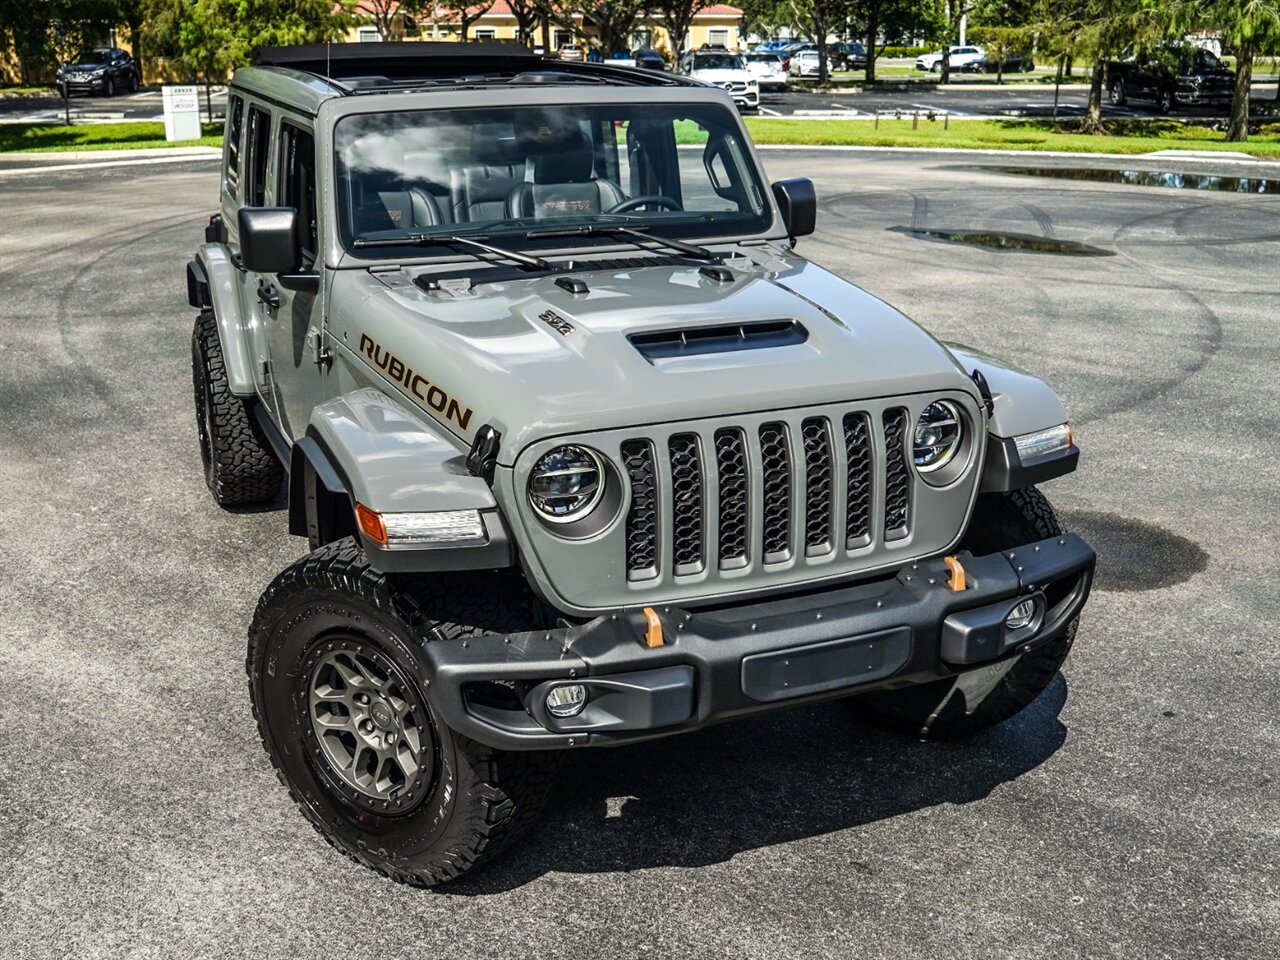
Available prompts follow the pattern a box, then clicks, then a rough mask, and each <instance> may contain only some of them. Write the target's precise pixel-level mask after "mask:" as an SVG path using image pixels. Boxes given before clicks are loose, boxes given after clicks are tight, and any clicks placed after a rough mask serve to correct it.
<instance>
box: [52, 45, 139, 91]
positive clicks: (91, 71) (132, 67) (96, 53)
mask: <svg viewBox="0 0 1280 960" xmlns="http://www.w3.org/2000/svg"><path fill="white" fill-rule="evenodd" d="M56 81H57V85H58V92H59V93H60V94H61V95H62V96H64V97H69V96H71V94H73V93H100V94H102V95H103V96H106V97H113V96H115V95H116V91H117V90H127V91H129V92H130V93H133V92H134V91H136V90H137V89H138V84H139V82H140V81H139V73H138V67H137V64H135V63H134V62H133V58H132V57H131V56H129V54H127V53H125V52H124V51H123V50H118V49H116V48H115V47H96V48H94V49H92V50H86V51H85V52H84V53H82V54H80V56H78V57H77V58H76V59H75V60H73V61H71V62H70V63H64V64H62V65H61V66H59V67H58V71H57V76H56Z"/></svg>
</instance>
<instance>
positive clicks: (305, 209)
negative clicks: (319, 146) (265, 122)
mask: <svg viewBox="0 0 1280 960" xmlns="http://www.w3.org/2000/svg"><path fill="white" fill-rule="evenodd" d="M276 143H277V148H278V149H277V156H278V165H277V171H278V172H277V175H276V192H275V203H276V205H277V206H280V207H292V208H293V209H295V210H297V211H298V232H299V234H300V237H301V241H302V266H301V270H302V271H311V270H317V269H319V249H320V247H319V243H318V238H319V222H318V216H319V214H318V210H317V207H316V147H315V136H314V135H313V133H312V130H311V128H310V126H308V125H306V124H305V123H304V122H303V121H302V120H300V119H295V118H293V117H288V116H285V117H282V118H281V120H280V127H279V130H278V132H277V135H276ZM320 273H321V276H323V271H320ZM262 279H263V281H264V282H265V283H267V284H268V285H269V286H270V287H271V288H272V290H273V293H274V296H275V297H277V298H278V299H279V306H277V307H271V308H269V309H268V310H267V312H266V315H265V317H264V325H265V328H266V331H267V341H268V345H269V348H270V352H271V374H272V378H273V380H274V381H275V387H276V397H277V410H278V411H279V414H280V420H281V426H282V428H283V430H284V433H285V436H286V437H288V438H289V439H290V440H294V439H296V438H298V437H301V436H302V435H303V434H304V433H306V431H307V423H308V421H309V420H310V418H311V410H312V408H313V407H315V405H316V404H318V403H320V402H321V401H322V400H324V399H325V397H324V381H325V371H326V369H327V368H326V367H325V366H323V365H322V364H320V363H318V362H317V361H318V359H319V354H318V351H319V347H320V331H321V327H322V325H323V317H322V309H321V304H322V302H323V293H322V292H317V293H309V292H301V291H293V290H289V289H287V288H286V287H284V286H283V285H282V284H281V283H280V282H279V279H278V278H276V277H272V276H264V277H263V278H262Z"/></svg>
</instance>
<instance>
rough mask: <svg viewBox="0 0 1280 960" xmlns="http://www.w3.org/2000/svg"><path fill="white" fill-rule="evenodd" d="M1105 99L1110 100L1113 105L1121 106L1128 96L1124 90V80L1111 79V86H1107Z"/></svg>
mask: <svg viewBox="0 0 1280 960" xmlns="http://www.w3.org/2000/svg"><path fill="white" fill-rule="evenodd" d="M1107 99H1108V100H1110V101H1111V105H1112V106H1113V107H1123V106H1124V105H1125V101H1126V100H1128V97H1126V96H1125V92H1124V81H1123V80H1115V81H1112V83H1111V86H1110V87H1108V88H1107Z"/></svg>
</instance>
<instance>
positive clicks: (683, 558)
mask: <svg viewBox="0 0 1280 960" xmlns="http://www.w3.org/2000/svg"><path fill="white" fill-rule="evenodd" d="M669 453H670V455H671V492H672V500H671V525H672V531H671V532H672V538H673V541H674V543H673V552H672V559H673V561H674V562H675V572H676V573H697V572H698V571H699V570H701V569H702V499H703V498H702V456H701V452H700V451H699V449H698V437H697V435H696V434H692V433H679V434H676V435H675V436H674V437H672V438H671V441H670V443H669Z"/></svg>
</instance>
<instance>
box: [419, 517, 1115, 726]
mask: <svg viewBox="0 0 1280 960" xmlns="http://www.w3.org/2000/svg"><path fill="white" fill-rule="evenodd" d="M958 559H959V560H960V562H961V564H962V565H963V567H964V570H965V573H966V577H965V579H966V584H965V586H966V589H964V590H962V591H956V590H953V589H952V588H951V586H950V585H949V578H950V576H951V574H950V571H949V569H948V567H947V566H946V564H945V563H944V562H943V561H942V560H941V559H937V560H927V561H921V562H920V563H918V564H909V565H908V566H906V567H904V568H903V569H902V570H901V571H899V573H898V575H897V576H896V577H894V578H891V579H883V580H878V581H875V582H871V583H866V584H860V585H857V586H852V587H844V588H837V589H831V590H824V591H822V592H819V593H813V594H809V595H805V596H800V597H788V598H786V599H782V600H776V599H775V600H770V601H765V602H761V603H756V604H752V605H749V606H737V607H732V608H727V609H721V610H704V611H697V612H691V611H686V610H681V609H679V608H677V607H662V608H659V609H658V610H657V611H656V612H657V613H658V615H659V618H660V619H661V622H662V627H663V634H664V637H665V641H666V642H665V643H664V645H662V646H657V647H648V646H646V645H645V635H646V626H647V624H646V619H645V615H644V613H643V612H642V611H639V610H635V611H627V612H620V613H617V614H612V615H608V616H603V617H599V618H597V619H595V620H592V621H591V622H589V623H586V624H582V625H580V626H574V627H569V628H565V629H557V630H550V631H540V632H537V633H518V634H511V635H509V636H489V637H482V638H479V639H473V640H469V641H437V642H433V643H429V644H427V645H426V648H425V649H426V657H427V660H428V663H429V666H430V670H431V675H432V681H431V685H430V688H429V698H430V700H431V704H432V707H433V709H434V710H435V711H436V713H437V715H438V716H439V718H440V719H441V720H443V721H444V722H445V723H447V724H448V725H449V726H450V727H452V728H453V729H454V730H456V731H458V732H459V733H463V734H465V735H467V736H469V737H472V738H474V739H476V740H479V741H480V742H482V743H486V744H489V745H491V746H494V747H499V748H504V749H508V750H545V749H554V748H559V747H574V746H600V745H606V744H612V743H623V742H630V741H635V740H642V739H647V738H651V737H659V736H666V735H669V734H673V733H680V732H683V731H686V730H691V729H694V728H696V727H700V726H703V725H705V724H708V723H712V722H715V721H719V720H725V719H729V718H732V717H737V716H743V715H746V714H751V713H759V712H762V711H765V710H770V709H774V708H777V707H782V706H788V705H792V704H796V703H803V702H807V701H811V700H819V699H824V698H828V697H837V696H843V695H846V694H850V693H858V692H863V691H865V690H869V689H874V688H876V687H902V686H908V685H911V684H917V683H927V682H929V681H932V680H938V679H940V678H944V677H948V676H954V675H956V674H958V673H961V672H963V671H965V670H967V669H971V668H973V667H975V666H978V665H982V664H987V663H990V662H992V661H995V660H999V659H1001V658H1003V657H1007V656H1012V655H1013V654H1015V653H1020V652H1024V651H1026V650H1030V649H1034V648H1035V647H1038V646H1040V645H1042V644H1045V643H1048V642H1049V641H1051V640H1053V639H1055V638H1056V637H1058V636H1059V635H1060V634H1061V632H1062V630H1063V629H1065V628H1066V626H1067V624H1068V623H1069V622H1070V621H1071V620H1072V618H1073V617H1075V615H1076V614H1077V613H1078V612H1079V611H1080V608H1081V607H1083V606H1084V603H1085V600H1086V599H1087V598H1088V595H1089V587H1090V584H1091V582H1092V579H1093V568H1094V562H1095V556H1094V552H1093V550H1092V548H1090V547H1089V545H1088V544H1087V543H1085V542H1084V541H1083V540H1081V539H1080V538H1079V537H1077V536H1075V535H1073V534H1066V535H1063V536H1061V537H1052V538H1050V539H1048V540H1042V541H1041V542H1039V543H1035V544H1029V545H1027V546H1025V547H1018V548H1017V549H1015V550H1011V551H1008V552H1005V553H996V554H990V555H988V556H984V557H973V556H970V555H968V554H959V555H958ZM1024 600H1031V601H1032V604H1033V606H1034V608H1035V612H1034V616H1033V618H1032V620H1031V622H1030V623H1029V624H1028V625H1027V626H1025V627H1022V628H1020V629H1016V630H1011V629H1009V628H1008V627H1007V626H1006V625H1005V620H1006V618H1007V617H1008V615H1009V613H1010V611H1011V610H1012V609H1013V608H1014V606H1016V605H1017V604H1019V603H1020V602H1022V601H1024ZM491 681H512V682H514V683H515V685H516V686H517V688H518V689H519V690H521V691H522V693H523V700H524V708H523V709H516V708H513V707H512V706H511V705H510V704H506V705H503V706H498V705H496V704H497V703H500V702H502V701H500V700H497V699H495V698H493V697H491V696H486V695H485V692H484V691H485V687H486V685H487V684H488V683H489V682H491ZM563 682H574V683H580V684H582V685H583V686H585V687H586V688H587V693H588V701H587V705H586V707H585V709H583V711H582V712H581V713H580V714H578V715H577V716H575V717H571V718H567V719H557V718H555V717H553V716H551V715H550V714H549V713H548V711H547V709H546V696H547V693H548V691H549V690H550V689H551V688H552V687H553V686H556V685H557V684H558V683H563Z"/></svg>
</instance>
